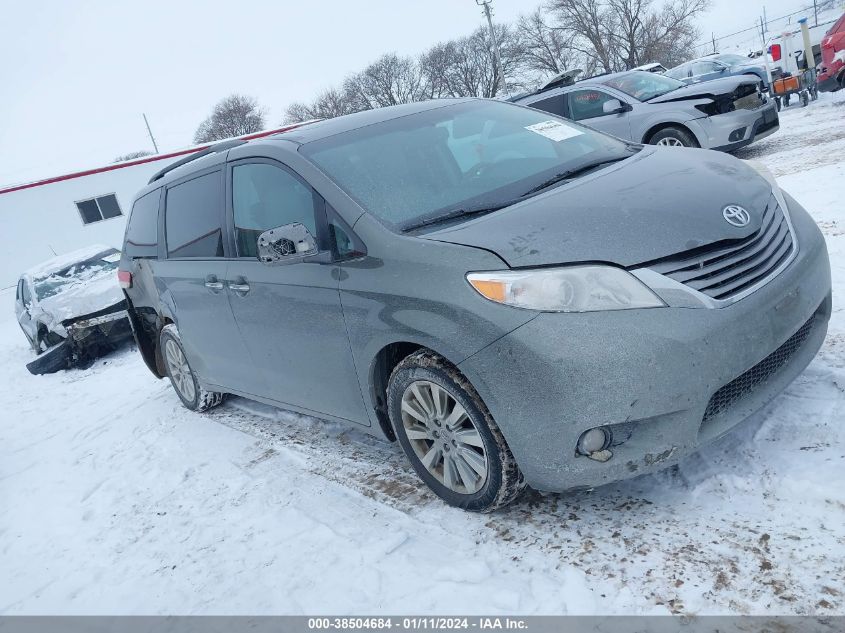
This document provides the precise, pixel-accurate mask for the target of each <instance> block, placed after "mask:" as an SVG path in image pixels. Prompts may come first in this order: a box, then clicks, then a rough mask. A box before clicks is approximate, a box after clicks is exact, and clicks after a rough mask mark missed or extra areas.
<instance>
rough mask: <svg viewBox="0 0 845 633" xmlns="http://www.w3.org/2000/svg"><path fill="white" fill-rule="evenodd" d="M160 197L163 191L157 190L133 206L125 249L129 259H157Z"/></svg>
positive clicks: (141, 198)
mask: <svg viewBox="0 0 845 633" xmlns="http://www.w3.org/2000/svg"><path fill="white" fill-rule="evenodd" d="M160 197H161V190H160V189H157V190H156V191H152V192H150V193H148V194H147V195H145V196H142V197H140V198H138V199H137V200H136V201H135V204H134V205H132V213H131V214H130V215H129V224H128V225H127V227H126V240H125V245H124V248H123V251H124V253H126V255H127V256H128V257H155V256H156V255H157V254H158V202H159V199H160Z"/></svg>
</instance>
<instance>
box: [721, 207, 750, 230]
mask: <svg viewBox="0 0 845 633" xmlns="http://www.w3.org/2000/svg"><path fill="white" fill-rule="evenodd" d="M722 216H723V217H724V218H725V220H726V221H727V223H728V224H731V225H733V226H737V227H739V228H742V227H743V226H748V223H749V222H751V214H750V213H748V211H746V210H745V209H743V208H742V207H741V206H739V205H738V204H729V205H728V206H726V207H725V208H724V209H722Z"/></svg>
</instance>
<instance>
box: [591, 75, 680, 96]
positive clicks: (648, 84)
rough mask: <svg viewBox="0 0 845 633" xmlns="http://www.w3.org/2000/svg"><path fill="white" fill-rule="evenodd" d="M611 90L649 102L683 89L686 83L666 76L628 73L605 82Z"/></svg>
mask: <svg viewBox="0 0 845 633" xmlns="http://www.w3.org/2000/svg"><path fill="white" fill-rule="evenodd" d="M605 83H606V84H607V85H608V86H610V87H611V88H616V89H617V90H619V91H620V92H624V93H625V94H626V95H629V96H631V97H634V99H638V100H639V101H648V100H649V99H654V98H655V97H660V96H662V95H665V94H666V93H669V92H672V91H673V90H677V89H678V88H683V86H684V83H683V82H681V81H678V80H677V79H672V78H671V77H667V76H666V75H658V74H656V73H643V72H635V73H627V74H625V75H620V76H618V77H613V78H612V79H608V80H607V81H606V82H605Z"/></svg>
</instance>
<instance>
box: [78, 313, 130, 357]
mask: <svg viewBox="0 0 845 633" xmlns="http://www.w3.org/2000/svg"><path fill="white" fill-rule="evenodd" d="M65 329H66V330H67V337H68V340H70V341H73V343H74V345H75V346H76V348H77V349H81V348H87V347H92V346H96V345H102V344H116V343H119V342H121V341H123V340H127V339H129V338H131V337H132V327H131V325H130V323H129V315H128V314H127V312H126V310H119V311H117V312H109V313H107V314H99V315H97V316H93V317H89V318H85V319H80V320H78V321H73V322H72V323H70V324H68V325H67V326H66V327H65Z"/></svg>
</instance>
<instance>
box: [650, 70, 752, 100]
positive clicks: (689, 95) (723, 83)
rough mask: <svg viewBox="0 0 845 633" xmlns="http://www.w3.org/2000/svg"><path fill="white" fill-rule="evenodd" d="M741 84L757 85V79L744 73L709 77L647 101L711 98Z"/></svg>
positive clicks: (727, 93)
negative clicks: (719, 77)
mask: <svg viewBox="0 0 845 633" xmlns="http://www.w3.org/2000/svg"><path fill="white" fill-rule="evenodd" d="M743 84H751V85H752V86H755V87H756V85H757V80H756V79H754V78H752V77H748V76H746V75H737V76H731V77H722V78H721V79H710V80H709V81H702V82H699V83H692V84H689V85H686V86H684V87H683V88H678V89H677V90H673V91H672V92H667V93H666V94H665V95H660V96H659V97H655V98H654V99H649V100H648V103H668V102H670V101H682V100H686V99H706V98H710V99H713V98H715V97H718V96H720V95H729V94H731V93H732V92H734V91H735V90H736V89H737V88H739V87H740V86H741V85H743Z"/></svg>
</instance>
